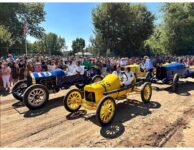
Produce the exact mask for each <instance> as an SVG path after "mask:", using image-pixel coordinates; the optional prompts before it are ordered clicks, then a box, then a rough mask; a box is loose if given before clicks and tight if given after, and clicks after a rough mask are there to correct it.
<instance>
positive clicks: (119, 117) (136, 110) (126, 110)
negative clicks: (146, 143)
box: [66, 100, 161, 139]
mask: <svg viewBox="0 0 194 150" xmlns="http://www.w3.org/2000/svg"><path fill="white" fill-rule="evenodd" d="M160 107H161V105H160V103H158V102H155V101H151V102H150V103H149V104H144V103H143V102H140V101H137V100H130V101H129V100H125V101H124V102H120V103H118V104H117V105H116V114H115V118H114V119H113V121H112V123H111V124H110V125H109V126H106V127H102V128H101V130H100V134H101V135H102V136H103V137H105V138H108V139H113V138H117V137H119V136H121V135H122V134H123V133H124V131H125V127H124V126H123V123H124V122H127V121H129V120H131V119H133V118H135V117H137V116H146V115H148V114H151V111H150V110H149V109H157V108H160ZM86 113H87V112H86V111H85V110H80V111H77V112H75V113H70V114H69V115H67V116H66V118H67V119H68V120H72V119H78V118H84V119H85V120H86V121H88V120H89V121H91V122H93V123H94V124H96V125H98V126H100V125H99V124H98V123H97V121H96V116H95V113H90V114H87V115H86Z"/></svg>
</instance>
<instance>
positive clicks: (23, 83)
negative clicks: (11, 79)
mask: <svg viewBox="0 0 194 150" xmlns="http://www.w3.org/2000/svg"><path fill="white" fill-rule="evenodd" d="M26 88H27V80H20V81H18V82H17V83H16V84H15V85H14V87H13V89H12V95H13V97H14V98H15V99H17V100H20V101H22V100H23V97H22V94H23V93H24V91H25V90H26Z"/></svg>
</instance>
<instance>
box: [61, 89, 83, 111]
mask: <svg viewBox="0 0 194 150" xmlns="http://www.w3.org/2000/svg"><path fill="white" fill-rule="evenodd" d="M75 91H76V92H79V93H80V94H81V96H82V99H83V93H82V92H81V91H80V90H78V89H72V90H70V91H69V92H68V93H67V94H66V95H65V96H64V100H63V103H64V107H65V109H66V110H67V111H69V112H76V111H78V110H79V109H80V108H81V105H80V106H79V107H78V108H77V109H75V110H72V109H70V108H69V106H68V105H67V97H68V96H69V94H71V93H72V92H75Z"/></svg>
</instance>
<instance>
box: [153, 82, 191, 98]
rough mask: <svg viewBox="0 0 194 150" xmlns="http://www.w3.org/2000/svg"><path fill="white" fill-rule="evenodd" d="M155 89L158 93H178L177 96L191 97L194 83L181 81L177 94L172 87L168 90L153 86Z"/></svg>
mask: <svg viewBox="0 0 194 150" xmlns="http://www.w3.org/2000/svg"><path fill="white" fill-rule="evenodd" d="M153 89H155V90H156V91H168V92H169V94H173V93H176V94H177V95H181V96H190V95H191V93H190V91H192V90H194V82H191V81H180V82H179V84H178V89H177V91H176V92H173V91H172V88H171V86H169V87H166V88H158V87H155V86H153Z"/></svg>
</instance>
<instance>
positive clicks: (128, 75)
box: [123, 67, 135, 86]
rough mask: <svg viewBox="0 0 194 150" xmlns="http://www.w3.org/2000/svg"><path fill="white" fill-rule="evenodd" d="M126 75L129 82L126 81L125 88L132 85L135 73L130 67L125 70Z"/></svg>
mask: <svg viewBox="0 0 194 150" xmlns="http://www.w3.org/2000/svg"><path fill="white" fill-rule="evenodd" d="M125 74H126V75H127V80H125V81H124V83H123V84H124V85H125V86H127V85H130V84H131V83H132V81H133V80H134V78H135V75H134V73H133V71H131V68H130V67H127V68H125Z"/></svg>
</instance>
